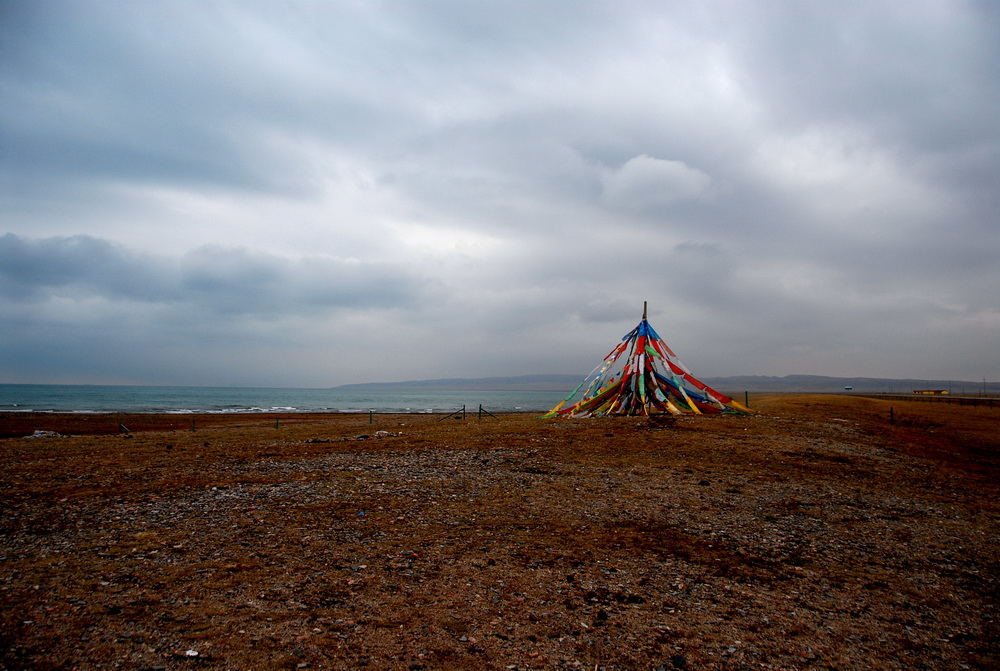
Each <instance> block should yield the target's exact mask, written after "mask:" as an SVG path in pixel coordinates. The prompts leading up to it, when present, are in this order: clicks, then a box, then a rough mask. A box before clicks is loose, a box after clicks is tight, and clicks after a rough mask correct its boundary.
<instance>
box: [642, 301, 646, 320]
mask: <svg viewBox="0 0 1000 671" xmlns="http://www.w3.org/2000/svg"><path fill="white" fill-rule="evenodd" d="M642 321H646V301H643V302H642Z"/></svg>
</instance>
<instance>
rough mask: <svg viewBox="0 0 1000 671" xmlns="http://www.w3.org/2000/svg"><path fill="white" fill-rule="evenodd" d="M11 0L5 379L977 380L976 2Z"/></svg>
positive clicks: (992, 211)
mask: <svg viewBox="0 0 1000 671" xmlns="http://www.w3.org/2000/svg"><path fill="white" fill-rule="evenodd" d="M907 7H908V9H907V11H906V12H902V11H900V10H899V5H898V4H897V3H894V2H865V3H854V2H816V3H780V2H763V1H762V2H752V3H746V2H721V1H720V2H708V3H697V4H695V5H690V3H662V2H626V3H577V2H572V3H570V2H544V3H542V2H537V3H536V2H514V3H510V2H480V3H467V2H457V1H454V2H449V1H440V2H366V3H352V2H291V3H270V2H240V3H229V2H208V3H205V2H181V1H168V2H159V3H132V2H120V3H119V2H79V3H69V4H66V3H49V2H36V3H5V4H4V5H3V6H2V9H0V29H2V33H3V34H2V39H3V42H4V44H5V57H4V61H5V62H4V66H3V68H2V70H0V96H2V98H3V100H4V101H5V104H4V105H3V106H2V107H0V133H2V135H0V137H2V142H3V152H2V154H3V155H2V158H0V161H2V164H0V180H2V181H0V186H2V193H0V198H2V202H3V205H4V207H3V208H2V212H0V216H2V229H0V232H6V235H3V236H0V282H2V284H0V316H2V318H3V320H4V322H5V323H6V324H8V325H10V328H9V329H4V331H5V333H4V335H2V336H0V364H2V366H3V370H2V371H0V381H53V382H55V381H89V382H154V383H155V382H166V383H181V384H184V383H192V384H260V385H269V384H273V385H304V386H312V385H328V384H331V385H332V384H339V383H344V382H354V381H365V380H392V379H410V378H417V377H448V376H476V375H496V374H521V373H526V372H536V371H551V372H577V371H579V372H580V373H581V374H583V373H585V372H586V371H588V370H590V368H591V367H592V366H593V364H594V363H596V360H597V359H599V358H600V357H601V356H603V355H604V354H605V353H606V351H607V350H608V349H610V347H611V346H612V345H613V343H614V341H615V340H616V339H617V338H618V337H619V336H621V335H622V334H623V333H624V332H625V331H627V330H628V329H629V328H630V327H631V326H632V325H633V324H634V322H635V321H636V319H637V318H638V316H639V314H640V311H641V303H642V301H643V300H649V301H650V304H651V315H650V316H651V321H652V323H653V324H654V326H656V328H657V329H658V330H659V331H660V332H661V334H662V335H664V336H665V337H666V338H667V339H668V341H669V342H670V343H671V345H672V346H673V347H674V348H675V350H676V351H678V353H679V354H680V355H681V356H682V358H684V359H685V361H686V362H687V363H688V364H689V366H690V367H691V368H693V369H694V370H695V372H696V373H699V374H703V375H728V374H778V375H781V374H790V373H818V374H830V375H858V374H868V375H878V376H899V377H927V378H955V379H973V380H976V379H980V378H982V377H987V378H990V379H996V378H997V377H1000V369H998V367H1000V363H998V358H997V356H996V354H995V352H996V351H997V349H998V345H1000V299H998V298H997V293H998V292H997V291H996V289H995V287H996V286H998V285H1000V263H998V256H1000V221H998V219H1000V215H998V214H997V213H998V212H1000V202H998V200H1000V195H998V191H997V189H996V185H997V184H998V183H1000V179H998V178H1000V174H998V172H1000V170H998V166H1000V155H998V154H1000V122H998V119H1000V115H998V114H997V113H996V112H997V109H1000V105H998V103H1000V101H998V99H997V97H998V91H1000V86H998V83H1000V73H998V68H1000V58H997V56H998V54H997V45H998V44H1000V16H998V12H997V10H996V9H995V7H994V6H993V5H992V4H990V3H976V2H955V1H951V2H943V1H942V2H918V3H910V4H908V5H907Z"/></svg>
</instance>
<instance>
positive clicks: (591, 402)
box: [542, 302, 749, 417]
mask: <svg viewBox="0 0 1000 671" xmlns="http://www.w3.org/2000/svg"><path fill="white" fill-rule="evenodd" d="M623 355H625V356H624V358H623ZM581 391H582V396H581ZM577 399H578V400H577ZM567 404H568V405H567ZM718 412H729V413H746V412H749V410H747V408H745V407H744V406H742V405H740V404H739V403H737V402H736V401H734V400H733V399H731V398H729V397H728V396H726V395H725V394H721V393H719V392H717V391H716V390H714V389H712V388H711V387H709V386H708V385H707V384H705V383H704V382H702V381H700V380H698V379H697V378H696V377H695V376H694V375H692V374H691V371H689V370H688V369H687V367H686V366H684V364H683V363H681V361H680V359H678V358H677V355H676V354H674V353H673V351H672V350H671V349H670V347H668V346H667V343H665V342H664V341H663V339H662V338H660V336H659V335H658V334H657V333H656V331H655V330H653V327H652V326H650V325H649V322H648V321H646V303H645V302H643V304H642V321H641V322H639V325H638V326H636V327H635V328H634V329H632V330H631V331H629V332H628V333H627V334H626V335H625V337H624V338H622V341H621V342H620V343H618V345H617V346H616V347H615V348H614V349H613V350H611V353H610V354H608V355H607V356H606V357H604V361H603V362H602V363H601V364H600V365H598V366H597V367H596V368H594V370H592V371H591V372H590V375H588V376H587V377H586V378H585V379H584V380H583V382H581V383H580V386H578V387H577V388H576V389H574V390H573V392H572V393H571V394H570V395H569V396H567V397H566V398H565V399H564V400H563V401H562V402H561V403H560V404H559V405H557V406H556V407H554V408H552V410H550V411H549V412H548V413H546V414H545V415H542V416H543V417H591V416H594V415H657V414H667V413H669V414H672V415H683V414H688V413H693V414H698V415H701V414H707V413H718Z"/></svg>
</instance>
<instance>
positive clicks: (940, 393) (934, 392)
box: [913, 389, 948, 396]
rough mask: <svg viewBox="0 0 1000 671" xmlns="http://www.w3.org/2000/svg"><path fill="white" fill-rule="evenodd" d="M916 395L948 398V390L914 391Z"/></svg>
mask: <svg viewBox="0 0 1000 671" xmlns="http://www.w3.org/2000/svg"><path fill="white" fill-rule="evenodd" d="M913 393H914V394H924V395H926V396H947V395H948V390H947V389H914V390H913Z"/></svg>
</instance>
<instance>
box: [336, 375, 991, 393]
mask: <svg viewBox="0 0 1000 671" xmlns="http://www.w3.org/2000/svg"><path fill="white" fill-rule="evenodd" d="M701 380H702V381H703V382H705V383H706V384H708V385H709V386H711V387H713V388H715V389H718V390H719V391H721V392H723V393H726V394H737V393H741V392H744V391H753V392H796V391H798V392H815V393H824V392H842V391H845V388H846V387H851V390H852V391H855V392H863V393H870V394H871V393H903V394H908V393H910V392H912V391H913V390H914V389H947V390H948V391H949V392H950V393H952V394H981V393H983V391H984V383H983V382H969V381H959V380H916V379H902V380H900V379H891V378H876V377H828V376H825V375H786V376H784V377H773V376H767V375H737V376H733V377H705V378H701ZM582 381H583V377H581V376H579V375H518V376H515V377H479V378H446V379H441V380H407V381H405V382H367V383H363V384H345V385H341V386H339V387H335V389H354V390H378V389H385V390H392V389H396V390H399V389H414V390H419V389H439V390H469V391H566V392H569V391H571V390H572V389H573V388H575V387H576V385H578V384H580V382H582ZM985 391H986V392H987V393H989V394H996V393H998V392H1000V382H986V383H985Z"/></svg>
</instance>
